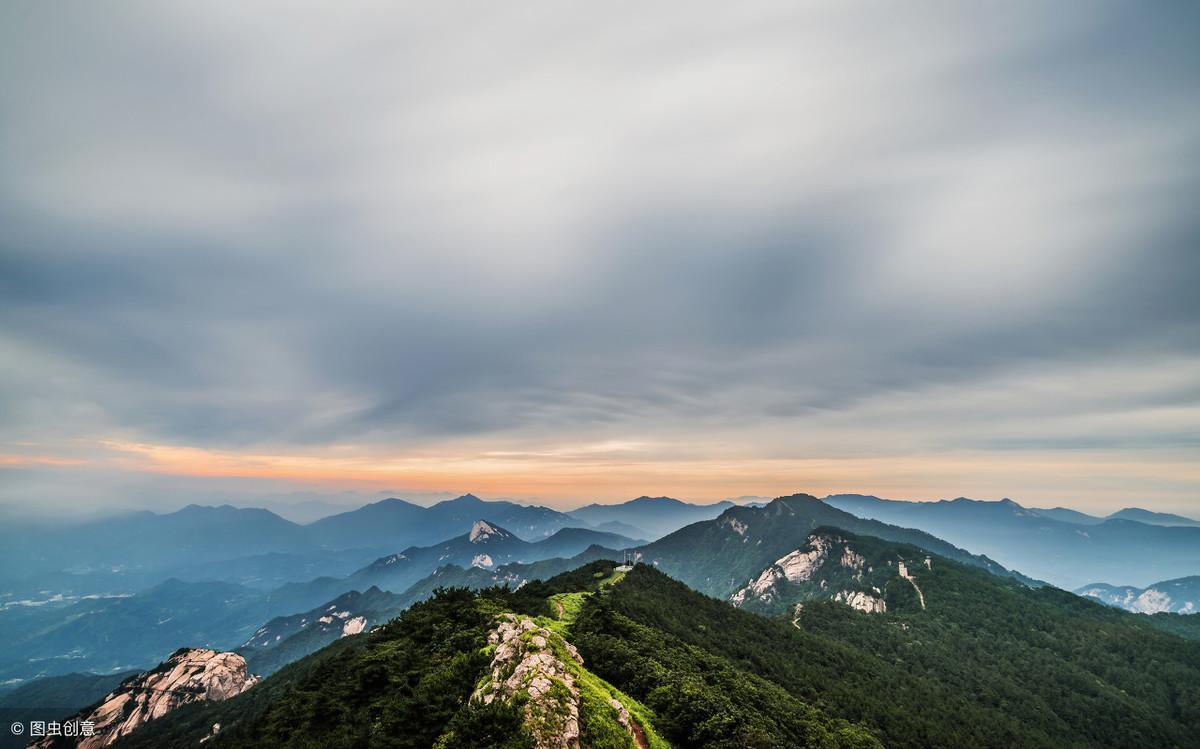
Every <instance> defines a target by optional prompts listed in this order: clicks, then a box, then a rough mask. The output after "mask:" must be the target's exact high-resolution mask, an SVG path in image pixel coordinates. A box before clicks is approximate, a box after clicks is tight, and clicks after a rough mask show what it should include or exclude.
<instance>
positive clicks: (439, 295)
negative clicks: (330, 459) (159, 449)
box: [0, 3, 1200, 448]
mask: <svg viewBox="0 0 1200 749" xmlns="http://www.w3.org/2000/svg"><path fill="white" fill-rule="evenodd" d="M264 8H265V6H264ZM288 10H290V6H289V8H288ZM626 11H628V12H626ZM626 11H622V10H621V9H619V8H609V9H604V10H599V9H597V8H587V9H584V8H580V7H577V8H574V9H567V8H565V6H560V5H558V4H551V5H547V6H544V7H541V8H539V9H538V10H537V11H532V10H531V11H529V13H528V14H522V15H516V14H514V13H512V12H511V11H505V10H501V9H499V8H497V7H494V6H482V7H474V8H471V9H470V10H468V9H466V8H457V9H453V10H451V9H442V10H438V11H436V12H433V13H431V14H430V15H427V16H419V15H417V14H416V13H414V12H413V11H411V10H410V11H400V10H397V9H395V8H394V7H390V6H388V5H382V6H370V5H367V6H361V7H347V8H344V9H339V11H338V12H337V13H329V12H325V13H321V12H311V11H297V12H296V16H295V17H294V18H289V20H287V21H285V20H284V19H285V17H289V16H290V13H288V12H285V11H284V10H282V9H281V10H280V12H279V14H275V13H272V12H270V11H269V10H267V9H263V8H255V9H247V10H237V9H235V6H232V5H230V6H221V5H217V6H205V10H197V9H187V8H184V7H175V8H167V7H165V6H159V5H157V4H154V5H147V6H143V7H141V8H137V9H134V8H131V7H129V6H121V7H115V6H114V7H108V8H101V7H100V6H88V7H80V8H75V9H71V10H67V9H64V8H61V7H57V8H55V7H51V6H46V5H44V4H31V5H24V6H22V5H15V6H11V7H9V8H6V9H5V11H4V15H6V16H7V17H8V18H7V22H4V23H0V27H3V28H4V29H7V31H5V32H0V33H2V34H3V37H2V38H0V42H3V44H2V45H0V46H3V47H4V49H5V50H6V51H4V52H2V53H0V54H2V55H3V57H0V60H2V61H3V64H2V65H0V67H2V69H3V71H4V72H2V73H0V76H3V77H2V78H0V160H2V161H0V167H3V168H0V218H2V219H3V222H4V225H5V226H6V227H7V229H6V231H5V233H4V235H3V236H2V237H0V284H2V286H0V289H2V291H3V295H2V297H3V298H2V299H0V315H2V317H3V321H4V322H3V327H2V329H0V356H3V357H4V358H5V360H6V362H7V363H8V364H7V366H6V368H5V369H6V372H5V373H4V374H2V375H0V386H2V390H3V395H2V396H0V419H2V422H0V423H2V424H3V427H2V428H3V430H4V433H5V434H6V435H10V436H11V437H12V438H14V439H15V438H21V437H27V436H34V437H37V438H40V439H57V438H66V437H68V436H73V435H80V434H88V435H102V434H107V433H111V432H120V433H123V434H131V435H133V436H135V437H137V438H139V439H145V440H147V441H165V442H173V443H183V444H199V445H206V446H213V447H230V448H232V447H241V446H248V445H272V446H276V447H278V446H283V447H287V446H295V445H312V444H320V443H324V442H331V441H332V442H365V443H372V444H379V445H398V446H405V445H420V444H422V443H424V442H425V441H432V440H438V439H443V438H453V437H461V436H472V435H475V436H478V435H489V434H496V435H504V434H517V435H526V436H529V437H530V438H531V439H547V440H554V439H561V438H568V437H569V438H570V439H575V435H577V434H579V433H590V432H596V433H598V434H606V433H610V432H612V433H619V432H622V431H625V432H631V433H635V434H642V433H646V434H656V433H658V432H660V431H665V432H667V433H670V434H679V433H687V432H688V431H689V430H693V429H694V430H703V431H705V432H709V431H711V432H714V433H720V432H721V431H722V430H729V431H730V432H731V433H732V432H734V431H737V432H739V433H740V432H741V431H743V430H746V429H748V428H752V427H754V426H755V425H756V424H761V425H763V430H764V433H765V432H768V431H770V432H771V433H775V430H777V429H779V428H780V427H779V423H780V422H782V423H783V425H784V426H783V429H785V430H786V429H794V430H796V431H797V432H805V431H807V430H808V428H809V426H808V425H809V424H810V423H812V422H814V421H819V420H820V419H821V418H824V417H823V416H822V414H824V413H826V412H849V413H854V412H855V409H862V410H861V414H863V415H865V414H868V413H872V411H871V410H870V409H871V408H872V406H871V404H873V403H875V402H877V401H878V400H879V399H881V398H883V399H886V398H887V397H889V394H896V395H897V397H899V396H903V395H904V394H908V393H912V392H915V391H920V390H921V389H923V388H929V387H943V386H944V387H951V388H958V389H959V390H958V392H959V393H960V394H961V397H962V398H964V399H969V398H971V397H972V396H973V395H974V394H975V393H976V392H977V391H978V389H979V388H982V387H985V384H984V383H990V382H994V381H995V380H996V379H997V378H1000V379H1003V378H1004V377H1005V376H1006V373H1008V374H1011V375H1012V376H1016V375H1017V374H1018V373H1021V372H1023V371H1025V370H1026V369H1027V368H1029V367H1031V366H1032V367H1038V368H1042V369H1044V370H1047V371H1054V372H1059V373H1062V374H1064V375H1066V374H1068V373H1072V372H1076V371H1079V370H1080V369H1086V368H1089V367H1100V368H1103V367H1105V366H1108V365H1109V363H1110V362H1126V361H1128V360H1129V359H1130V358H1141V359H1143V360H1145V361H1147V362H1154V361H1160V360H1163V359H1165V358H1169V357H1182V358H1184V359H1187V358H1189V357H1190V358H1193V359H1194V358H1195V357H1197V356H1198V355H1200V351H1197V348H1198V347H1197V341H1198V340H1200V336H1198V335H1197V333H1198V332H1200V331H1198V328H1200V304H1198V303H1197V302H1196V298H1195V293H1194V289H1195V288H1197V287H1198V286H1200V253H1197V251H1196V241H1197V239H1198V238H1200V226H1198V221H1197V219H1196V216H1195V211H1194V207H1193V204H1194V202H1195V195H1196V194H1197V191H1198V190H1197V188H1198V187H1200V185H1198V184H1197V180H1198V179H1200V169H1198V168H1197V167H1196V165H1197V164H1200V159H1198V158H1197V157H1198V156H1200V136H1198V133H1200V128H1198V126H1200V105H1197V103H1196V100H1195V97H1194V96H1192V95H1190V94H1191V92H1192V91H1193V90H1194V88H1195V84H1196V81H1197V80H1198V79H1200V61H1198V57H1200V56H1198V55H1197V54H1196V53H1195V51H1194V44H1193V39H1194V34H1192V33H1188V30H1189V29H1190V30H1192V31H1195V30H1196V29H1197V23H1196V21H1197V19H1196V17H1195V16H1196V12H1195V11H1194V10H1193V9H1190V8H1183V7H1179V8H1171V9H1161V10H1160V12H1159V13H1156V14H1146V13H1144V12H1138V13H1136V14H1135V13H1134V12H1133V11H1132V10H1130V9H1129V8H1126V7H1122V6H1121V5H1119V4H1113V5H1097V6H1093V7H1089V8H1088V10H1087V12H1086V14H1085V13H1084V11H1082V10H1072V11H1071V12H1069V13H1068V12H1067V11H1065V10H1064V9H1059V8H1048V7H1045V6H1039V5H1037V4H1030V5H1017V4H1008V5H1006V6H1004V8H1003V9H998V8H988V9H979V8H975V9H967V8H965V7H961V6H948V7H944V8H941V10H940V12H936V13H934V12H930V13H927V14H921V15H911V16H905V17H898V18H889V17H887V16H886V14H881V13H879V12H878V9H877V8H869V7H865V6H845V5H843V4H840V3H839V4H836V6H835V7H830V8H824V9H822V10H821V11H819V12H817V11H812V10H809V11H796V10H793V9H791V8H789V7H787V6H779V7H774V8H770V9H768V10H758V11H752V10H749V9H738V8H733V7H731V6H725V5H714V6H713V7H711V8H708V9H707V11H702V10H700V9H693V10H692V11H691V12H689V14H688V15H687V18H679V17H677V16H678V13H677V12H667V11H665V10H655V9H648V8H645V9H639V13H638V16H637V22H636V23H634V22H633V21H632V20H631V19H632V16H631V15H629V13H632V10H631V9H626ZM1085 15H1086V17H1083V16H1085ZM47 368H50V369H51V370H52V371H51V372H50V373H47V372H46V369H47ZM1113 396H1114V397H1117V398H1120V397H1128V398H1129V399H1130V400H1131V402H1133V401H1136V399H1137V398H1139V397H1142V395H1141V394H1140V393H1125V394H1124V395H1123V394H1122V393H1120V392H1114V393H1113ZM966 410H967V411H969V409H966ZM964 415H965V416H967V417H968V418H969V413H965V414H964ZM863 418H864V419H865V416H864V417H863ZM912 424H913V429H914V430H918V429H929V427H927V426H918V424H917V422H916V421H914V422H912ZM976 426H977V427H978V428H979V429H981V430H983V431H986V430H987V425H986V424H978V425H976ZM864 428H865V427H864ZM1039 428H1040V427H1038V426H1037V425H1034V424H1030V426H1029V429H1030V430H1033V431H1036V430H1037V429H1039ZM1111 428H1113V429H1115V430H1117V432H1118V433H1115V434H1113V435H1109V436H1100V437H1096V436H1094V435H1092V436H1089V437H1088V439H1089V440H1099V441H1101V442H1105V443H1106V444H1109V443H1120V442H1121V441H1122V440H1123V439H1125V438H1124V437H1123V436H1122V434H1121V433H1120V430H1121V426H1120V425H1115V426H1113V427H1111ZM913 434H914V436H913V437H912V441H913V442H914V443H920V442H922V441H923V440H926V439H929V437H928V434H927V432H925V431H921V432H920V433H919V434H918V433H917V432H916V431H914V433H913ZM1161 438H1162V440H1163V441H1164V444H1170V445H1177V444H1180V443H1181V440H1183V441H1185V442H1186V439H1188V438H1189V437H1188V434H1183V435H1182V436H1181V435H1180V434H1179V432H1178V429H1177V428H1176V427H1174V426H1171V427H1169V428H1166V427H1164V429H1163V434H1162V437H1161ZM996 439H1022V438H1021V437H1009V436H1001V437H997V438H996ZM1024 439H1029V440H1034V439H1038V435H1036V434H1035V435H1029V436H1027V437H1025V438H1024ZM1054 439H1055V440H1068V441H1069V440H1070V439H1071V437H1070V436H1065V437H1060V436H1055V437H1054ZM1131 439H1132V438H1131ZM1136 439H1137V440H1139V441H1142V440H1149V441H1151V442H1153V440H1154V439H1155V437H1154V435H1153V434H1151V435H1148V436H1147V435H1142V434H1138V435H1137V436H1136ZM1080 444H1083V443H1080Z"/></svg>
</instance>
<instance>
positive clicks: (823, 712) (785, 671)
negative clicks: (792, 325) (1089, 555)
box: [117, 529, 1200, 749]
mask: <svg viewBox="0 0 1200 749" xmlns="http://www.w3.org/2000/svg"><path fill="white" fill-rule="evenodd" d="M830 533H836V534H838V536H837V539H836V541H837V544H836V545H835V546H831V547H830V549H829V551H830V554H829V557H828V561H827V562H826V564H823V565H821V566H819V567H817V568H816V569H815V571H814V574H813V575H811V576H810V577H809V579H807V580H803V581H800V583H799V584H798V585H796V586H794V587H792V588H783V589H781V592H786V594H787V595H786V597H784V598H783V599H781V600H779V601H777V602H776V603H771V604H769V605H768V606H767V607H766V609H764V610H768V611H779V610H782V611H784V612H785V614H784V615H783V616H775V617H770V618H767V617H764V616H762V615H759V614H756V613H752V612H750V611H746V610H740V609H738V608H735V607H734V606H732V605H730V604H729V603H726V602H724V601H719V600H715V599H713V598H710V597H707V596H705V595H703V594H701V593H698V592H696V591H694V590H691V589H689V588H687V587H686V586H685V585H683V584H682V583H680V582H678V581H676V580H673V579H671V578H669V577H667V576H666V575H664V574H662V573H661V572H658V571H656V570H654V569H653V568H652V567H650V566H649V565H644V564H643V565H639V566H637V567H635V568H633V570H632V571H630V572H628V573H627V574H623V573H622V572H621V571H620V570H619V569H616V568H615V567H614V563H613V562H611V561H607V560H601V561H597V562H593V563H591V564H588V565H585V566H583V567H580V568H578V569H574V570H571V571H569V572H566V573H563V574H561V575H558V576H556V577H554V578H551V579H550V580H548V581H545V582H541V581H536V580H535V581H533V582H528V583H526V584H525V585H523V586H522V587H521V588H520V589H519V590H512V589H508V588H499V589H498V588H490V589H486V590H482V591H479V592H470V591H467V590H464V589H450V590H446V589H442V590H439V591H437V592H436V593H435V594H434V596H433V597H432V598H431V599H429V600H428V601H425V602H423V603H420V604H417V605H414V606H413V607H412V608H410V609H409V610H407V611H405V612H404V613H403V614H401V615H400V616H399V617H398V618H396V619H395V620H393V621H392V622H390V623H389V624H387V625H386V626H384V627H382V628H380V629H379V630H377V631H376V632H373V633H371V634H367V635H359V636H354V637H346V638H343V639H341V640H339V641H338V642H336V643H334V644H333V645H332V646H330V647H329V648H326V649H325V650H322V651H320V652H318V653H316V654H314V655H313V656H310V657H309V658H306V659H304V660H302V661H299V662H298V663H295V664H292V665H290V666H287V667H285V668H284V669H282V670H280V671H279V672H278V673H277V674H275V675H274V676H272V677H271V678H268V679H267V680H265V681H264V682H263V683H262V684H261V685H259V686H256V687H255V688H253V689H251V690H249V691H248V692H246V693H244V694H242V695H239V696H238V697H235V698H233V699H231V700H229V701H227V702H224V703H217V704H208V705H206V704H203V703H201V704H197V705H189V706H187V707H185V708H182V709H180V710H179V711H177V712H176V713H172V714H169V715H167V716H166V717H164V718H161V719H159V720H158V721H154V722H152V723H150V724H149V725H147V726H146V727H144V728H142V729H139V731H138V732H137V733H135V734H133V735H131V736H130V737H128V738H127V739H125V740H123V741H122V742H120V743H118V744H117V746H118V747H119V748H121V749H126V748H127V747H135V748H136V747H155V748H156V749H158V748H161V749H172V748H173V747H180V748H182V747H194V746H195V745H196V742H198V741H199V739H200V738H202V737H203V736H205V735H207V734H208V733H209V731H210V729H211V725H212V723H214V722H219V723H221V725H222V730H221V732H220V733H219V734H218V735H216V736H214V737H212V738H211V739H210V741H209V742H207V743H206V744H205V746H206V749H210V748H213V747H215V748H216V749H221V748H222V747H283V746H287V747H302V748H303V747H318V746H319V747H350V746H372V747H374V746H381V747H428V746H439V747H443V748H445V749H448V748H449V747H483V746H503V747H513V748H515V747H526V746H532V745H534V744H533V742H537V741H542V740H544V739H545V738H546V736H547V732H549V733H550V734H553V735H555V736H561V735H565V733H569V732H571V731H577V733H578V736H579V738H580V740H581V742H582V746H585V747H609V746H613V747H634V746H637V747H641V746H646V747H651V746H653V747H662V746H666V745H671V746H681V747H682V746H705V747H795V746H829V747H841V746H845V747H876V746H888V747H912V748H914V749H915V748H916V747H962V746H972V747H976V746H978V747H1013V746H1021V747H1093V746H1101V747H1104V746H1109V747H1135V746H1164V747H1166V746H1176V747H1196V746H1200V643H1197V642H1192V641H1188V640H1185V639H1182V638H1179V637H1175V636H1172V635H1169V634H1165V633H1163V632H1160V631H1158V630H1157V629H1155V627H1154V626H1153V625H1152V624H1151V622H1150V621H1148V620H1149V619H1150V618H1149V617H1140V616H1135V615H1132V614H1129V613H1126V612H1122V611H1119V610H1116V609H1112V608H1109V607H1105V606H1102V605H1099V604H1096V603H1093V602H1090V601H1087V600H1085V599H1082V598H1079V597H1077V596H1074V595H1072V594H1070V593H1066V592H1063V591H1060V590H1056V589H1052V588H1042V589H1034V588H1030V587H1027V586H1025V585H1023V584H1021V583H1019V582H1017V581H1015V580H1012V579H1009V578H1006V577H1003V576H999V575H994V574H991V573H989V572H987V571H985V570H983V569H981V568H979V567H976V566H973V565H967V564H959V563H956V562H953V561H950V560H947V559H945V558H942V557H938V556H934V557H932V558H931V560H930V565H929V566H928V567H926V566H925V565H924V554H925V552H924V551H922V550H921V549H918V548H917V547H915V546H911V545H906V544H896V543H891V542H886V541H882V540H879V539H872V538H864V537H857V536H854V535H853V534H849V533H846V532H845V531H840V530H836V531H835V530H830V529H821V530H820V531H819V533H818V535H820V534H830ZM800 545H802V546H804V547H805V548H808V545H805V542H804V541H802V542H801V544H800ZM847 549H849V550H850V551H853V552H854V553H855V554H857V555H859V557H861V560H862V566H861V567H856V566H855V564H857V560H856V559H854V558H852V557H850V556H848V555H847V554H846V551H847ZM843 558H845V559H849V560H850V561H851V562H852V564H850V565H849V566H847V565H842V564H841V560H842V559H843ZM888 558H891V559H895V560H899V559H909V560H910V561H912V562H915V563H916V564H914V569H912V570H910V571H909V574H910V575H911V576H912V577H913V579H914V580H915V581H917V582H918V583H919V586H920V589H921V591H922V592H923V598H924V602H925V606H924V607H922V606H921V605H919V600H918V599H917V596H916V593H915V590H913V591H909V590H908V589H910V588H912V586H911V585H909V584H908V583H907V582H905V581H903V579H902V578H899V577H898V568H896V569H895V570H894V571H893V570H891V569H889V571H887V572H882V571H881V572H879V573H878V574H879V575H880V577H879V578H872V577H871V575H874V574H875V573H874V572H867V573H865V574H864V575H863V578H862V581H861V582H862V583H863V584H865V585H875V584H876V583H878V582H882V583H883V584H884V586H881V587H885V590H884V593H885V598H886V601H887V603H888V607H887V611H886V612H876V613H866V612H863V611H858V610H855V609H853V608H851V607H849V606H847V605H844V604H842V603H838V602H836V601H834V600H831V597H833V596H835V595H836V593H837V592H838V591H839V590H840V588H841V587H842V586H848V585H851V583H852V581H857V578H856V575H857V573H858V572H859V571H864V570H868V569H872V570H882V569H883V568H884V566H885V565H886V560H887V559H888ZM879 561H883V562H884V563H885V565H877V562H879ZM883 576H886V577H883ZM822 582H823V583H824V585H822ZM892 583H895V588H896V592H895V594H892V593H891V592H890V588H891V587H893V586H892ZM823 596H828V597H823ZM793 599H794V600H798V601H800V602H802V603H803V605H802V607H801V608H800V610H799V611H796V610H795V608H794V606H793V605H792V603H793ZM776 604H778V605H776ZM576 652H577V653H578V654H579V656H581V657H580V658H579V659H576V658H575V655H574V654H575V653H576ZM489 696H490V698H491V699H490V700H489ZM555 732H558V733H555ZM564 732H565V733H564Z"/></svg>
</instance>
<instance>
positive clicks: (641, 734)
mask: <svg viewBox="0 0 1200 749" xmlns="http://www.w3.org/2000/svg"><path fill="white" fill-rule="evenodd" d="M630 724H631V725H632V726H633V741H634V743H636V744H637V745H638V749H650V742H649V741H646V732H645V731H643V730H642V727H641V726H639V725H638V722H637V721H636V720H632V721H630Z"/></svg>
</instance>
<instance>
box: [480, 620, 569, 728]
mask: <svg viewBox="0 0 1200 749" xmlns="http://www.w3.org/2000/svg"><path fill="white" fill-rule="evenodd" d="M488 642H489V643H490V644H492V645H495V646H496V650H495V653H494V654H493V656H492V665H491V674H490V676H489V677H488V678H487V680H486V681H485V682H484V684H482V685H481V686H480V687H479V688H478V689H476V690H475V694H474V695H473V696H472V699H473V700H480V701H482V702H483V703H484V704H491V702H492V701H493V700H497V699H500V700H505V701H509V700H513V699H517V698H522V699H523V700H524V706H523V708H522V709H523V710H524V713H525V725H526V726H527V727H528V728H529V732H530V733H531V734H532V735H533V740H534V746H535V747H537V749H579V688H578V687H577V686H576V684H575V677H573V676H572V675H571V671H570V669H569V668H568V666H567V664H566V663H564V662H563V660H561V659H560V657H559V655H557V654H556V652H555V651H556V648H555V647H552V645H557V646H558V648H557V650H559V651H561V652H562V653H564V654H565V657H568V658H573V659H574V660H575V662H576V663H578V664H582V663H583V659H582V658H581V657H580V656H579V652H578V651H577V650H575V647H574V646H573V645H571V644H570V643H569V642H567V641H566V640H563V639H562V638H560V637H558V636H557V635H555V634H554V633H553V632H550V631H549V630H547V629H544V628H542V627H539V626H538V625H537V624H535V623H534V621H533V620H532V619H528V618H521V617H517V616H515V615H513V614H504V615H503V616H502V617H501V618H500V621H499V623H498V624H497V626H496V629H494V630H492V632H491V633H490V634H489V635H488Z"/></svg>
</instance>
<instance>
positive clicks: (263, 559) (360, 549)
mask: <svg viewBox="0 0 1200 749" xmlns="http://www.w3.org/2000/svg"><path fill="white" fill-rule="evenodd" d="M635 502H636V500H635ZM669 502H670V503H671V507H670V508H669V509H666V510H662V511H660V512H659V513H658V516H659V517H663V518H665V517H667V516H669V515H671V514H672V513H674V515H675V516H677V518H678V519H677V520H676V521H673V522H669V521H666V520H663V521H661V522H660V523H659V525H656V526H655V527H660V526H662V527H670V529H671V530H674V529H675V528H678V527H682V526H683V525H686V524H687V523H688V522H692V519H693V518H694V517H698V516H699V515H703V514H706V513H709V512H710V511H709V510H704V509H700V510H697V508H695V507H694V506H692V505H688V504H685V503H682V502H678V501H676V500H669ZM697 513H698V514H697ZM712 514H713V515H714V516H715V514H718V513H717V512H712ZM481 518H487V519H488V520H489V521H490V522H493V523H495V524H497V525H498V526H500V527H503V528H505V529H507V530H508V531H509V532H510V533H512V534H513V535H514V536H516V537H518V538H520V539H522V540H525V541H530V542H534V541H539V540H542V539H545V538H548V537H550V536H552V535H554V534H555V533H557V532H558V531H560V530H562V529H564V528H580V527H588V528H590V527H592V525H593V524H591V523H589V522H587V521H586V520H584V519H582V518H579V517H575V516H573V515H568V514H566V513H562V512H558V511H557V510H552V509H549V508H546V507H536V506H528V505H521V504H517V503H515V502H509V501H504V500H498V501H486V500H482V499H480V498H478V497H476V496H474V495H472V494H465V495H463V496H461V497H457V498H455V499H452V500H446V501H444V502H439V503H438V504H435V505H433V506H432V507H421V506H419V505H416V504H413V503H411V502H406V501H404V500H402V499H385V500H381V501H379V502H374V503H371V504H368V505H364V506H363V507H360V508H358V509H356V510H352V511H350V512H343V513H339V514H337V515H331V516H329V517H325V518H322V519H320V520H318V521H316V522H314V523H310V524H308V525H299V524H297V523H293V522H291V521H289V520H285V519H284V518H282V517H279V516H278V515H276V514H275V513H272V512H270V511H268V510H263V509H241V508H237V507H232V506H229V505H221V506H219V507H203V506H199V505H189V506H187V507H184V508H183V509H181V510H178V511H176V512H171V513H167V514H157V513H152V512H137V513H129V514H125V515H119V516H114V517H111V518H105V519H102V520H97V521H91V522H87V523H81V524H76V525H73V524H56V525H47V524H40V523H7V524H5V525H4V527H0V606H2V605H4V604H5V603H6V602H8V601H11V600H15V599H18V598H21V597H32V596H34V595H35V594H37V593H38V592H40V591H46V590H49V591H51V592H52V593H61V594H64V595H93V594H105V593H114V592H134V591H137V590H142V589H146V588H149V587H152V586H153V585H156V584H158V583H160V582H162V581H163V580H165V579H167V578H170V577H175V578H178V579H181V580H195V581H204V580H220V581H224V582H236V583H238V584H243V585H249V586H252V587H258V588H262V589H267V588H271V587H275V586H278V585H280V584H283V583H285V582H289V581H304V580H310V579H312V578H314V577H318V576H321V575H325V576H329V575H333V576H343V575H345V574H348V573H349V572H350V571H352V570H355V569H357V568H359V567H361V566H362V565H364V564H366V563H367V562H369V561H370V560H372V559H375V558H377V557H380V556H383V555H386V554H391V553H394V552H397V551H399V550H402V549H406V548H409V547H413V546H429V545H432V544H436V543H438V542H441V541H444V540H446V539H448V538H452V537H454V536H458V535H461V534H464V533H467V532H469V531H470V529H471V525H472V524H473V523H474V522H475V521H476V520H479V519H481ZM596 525H604V527H603V528H599V529H598V530H601V531H604V532H608V533H614V534H617V535H624V536H626V537H629V538H635V539H643V540H645V539H651V538H656V537H657V535H651V534H650V533H648V532H646V531H644V530H643V527H642V526H638V525H637V524H626V523H621V522H616V520H615V519H612V521H611V522H609V521H601V522H599V523H597V524H596ZM52 577H53V578H54V579H53V581H52V582H51V581H50V578H52ZM48 582H51V584H47V583H48Z"/></svg>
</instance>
